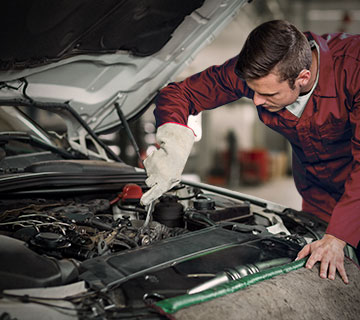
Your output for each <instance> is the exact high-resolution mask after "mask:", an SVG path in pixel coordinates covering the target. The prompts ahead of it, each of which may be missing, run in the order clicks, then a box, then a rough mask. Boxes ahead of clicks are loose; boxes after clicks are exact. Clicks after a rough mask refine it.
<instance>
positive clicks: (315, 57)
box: [300, 48, 318, 95]
mask: <svg viewBox="0 0 360 320" xmlns="http://www.w3.org/2000/svg"><path fill="white" fill-rule="evenodd" d="M311 53H312V62H311V67H310V73H311V77H310V80H309V82H308V84H307V85H306V86H304V87H302V88H301V91H300V95H305V94H307V93H308V92H310V91H311V89H312V88H313V86H314V84H315V81H316V76H317V73H318V52H317V50H316V48H314V49H313V50H312V51H311Z"/></svg>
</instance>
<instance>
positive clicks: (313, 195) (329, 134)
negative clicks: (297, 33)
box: [154, 33, 360, 247]
mask: <svg viewBox="0 0 360 320" xmlns="http://www.w3.org/2000/svg"><path fill="white" fill-rule="evenodd" d="M306 36H307V37H308V39H309V40H310V39H314V40H315V41H316V42H317V43H318V45H319V47H320V66H319V81H318V84H317V86H316V88H315V90H314V92H313V93H312V95H311V97H310V99H309V101H308V103H307V105H306V107H305V109H304V112H303V114H302V115H301V117H300V118H297V117H296V116H295V115H293V114H292V113H290V112H289V111H288V110H287V109H285V108H284V109H282V110H280V111H278V112H275V113H272V112H269V111H267V110H265V109H264V108H262V107H261V106H257V111H258V114H259V117H260V119H261V120H262V121H263V122H264V123H265V124H266V125H267V126H269V127H270V128H272V129H274V130H276V131H277V132H279V133H280V134H282V135H283V136H285V137H286V138H287V139H288V140H289V141H290V143H291V145H292V149H293V175H294V180H295V184H296V187H297V189H298V191H299V192H300V194H301V195H302V198H303V206H302V208H303V210H304V211H307V212H311V213H314V214H316V215H317V216H319V217H320V218H321V219H323V220H325V221H327V222H328V227H327V231H326V232H327V233H328V234H331V235H333V236H335V237H337V238H339V239H341V240H344V241H346V242H347V243H349V244H351V245H352V246H354V247H357V246H358V243H359V240H360V35H354V36H350V35H347V34H328V35H323V36H318V35H316V34H313V33H306ZM236 60H237V57H234V58H232V59H230V60H228V61H226V62H225V63H224V64H223V65H220V66H212V67H210V68H208V69H206V70H204V71H202V72H200V73H198V74H195V75H193V76H191V77H189V78H187V79H185V80H184V81H182V82H179V83H171V84H169V85H168V86H167V87H165V88H164V89H162V90H161V92H160V94H159V96H158V98H157V101H156V105H157V106H156V109H155V111H154V114H155V118H156V125H157V126H160V125H162V124H164V123H166V122H176V123H180V124H185V125H186V123H187V119H188V115H189V114H192V115H194V114H197V113H199V112H200V111H202V110H208V109H213V108H216V107H218V106H221V105H224V104H227V103H230V102H232V101H235V100H237V99H239V98H241V97H248V98H252V97H253V94H254V92H253V91H252V90H251V89H250V88H249V87H248V86H247V84H246V82H244V81H242V80H241V79H239V78H238V77H237V75H236V74H235V69H234V68H235V64H236Z"/></svg>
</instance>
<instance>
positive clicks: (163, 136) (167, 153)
mask: <svg viewBox="0 0 360 320" xmlns="http://www.w3.org/2000/svg"><path fill="white" fill-rule="evenodd" d="M156 140H157V142H158V144H159V145H160V148H159V149H157V150H155V151H154V152H152V153H151V154H150V155H149V156H148V157H147V158H146V159H145V160H144V166H145V169H146V173H147V175H148V178H147V179H146V180H145V183H146V184H147V186H148V187H150V188H151V189H150V190H149V191H147V192H146V193H144V195H143V196H142V197H141V199H140V202H141V204H143V205H148V204H149V203H150V202H152V201H154V200H156V199H157V198H159V197H160V196H161V195H163V194H164V193H165V192H166V191H168V190H170V189H171V188H172V187H173V186H175V185H176V184H177V183H179V182H180V179H181V174H182V172H183V170H184V167H185V164H186V161H187V159H188V157H189V154H190V151H191V148H192V146H193V144H194V140H195V135H194V133H193V131H192V130H191V129H190V128H188V127H186V126H183V125H181V124H177V123H165V124H163V125H162V126H160V127H159V128H158V130H157V133H156Z"/></svg>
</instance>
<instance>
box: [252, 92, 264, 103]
mask: <svg viewBox="0 0 360 320" xmlns="http://www.w3.org/2000/svg"><path fill="white" fill-rule="evenodd" d="M253 101H254V103H255V105H256V106H260V105H262V104H265V102H266V99H265V98H264V97H262V96H261V95H259V94H258V93H256V92H255V93H254V97H253Z"/></svg>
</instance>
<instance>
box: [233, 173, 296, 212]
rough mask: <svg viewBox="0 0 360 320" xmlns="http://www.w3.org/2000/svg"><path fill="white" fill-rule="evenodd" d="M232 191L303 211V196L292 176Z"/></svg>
mask: <svg viewBox="0 0 360 320" xmlns="http://www.w3.org/2000/svg"><path fill="white" fill-rule="evenodd" d="M230 189H233V190H236V191H239V192H242V193H246V194H249V195H252V196H255V197H259V198H263V199H265V200H270V201H272V202H276V203H279V204H282V205H285V206H288V207H291V208H292V209H295V210H301V201H302V200H301V196H300V194H299V193H298V191H297V190H296V187H295V184H294V180H293V178H292V177H291V176H290V177H283V178H278V179H274V180H270V181H269V182H266V183H263V184H260V185H256V186H247V185H242V186H239V187H237V188H231V187H230Z"/></svg>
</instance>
